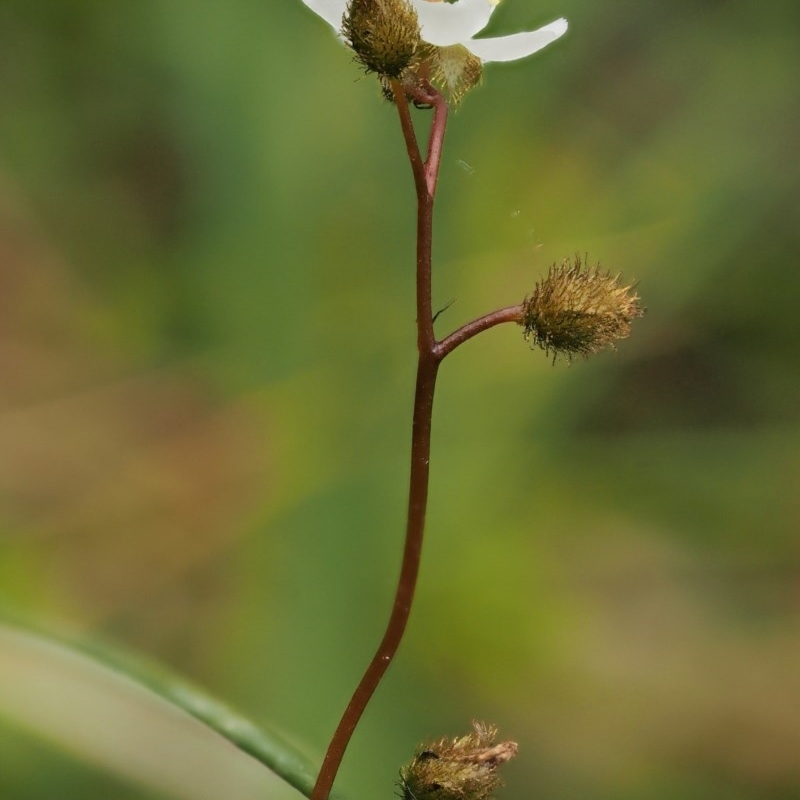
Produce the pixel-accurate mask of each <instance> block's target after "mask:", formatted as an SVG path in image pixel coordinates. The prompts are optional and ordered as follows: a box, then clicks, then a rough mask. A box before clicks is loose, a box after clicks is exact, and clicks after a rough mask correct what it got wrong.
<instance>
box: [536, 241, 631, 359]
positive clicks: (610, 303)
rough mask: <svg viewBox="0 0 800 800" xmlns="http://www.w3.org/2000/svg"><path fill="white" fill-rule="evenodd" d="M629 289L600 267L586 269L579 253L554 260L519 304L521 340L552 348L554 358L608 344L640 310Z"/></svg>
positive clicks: (586, 352)
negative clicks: (542, 277) (520, 308)
mask: <svg viewBox="0 0 800 800" xmlns="http://www.w3.org/2000/svg"><path fill="white" fill-rule="evenodd" d="M632 289H633V286H632V285H628V286H624V285H621V284H620V276H619V275H612V274H611V273H608V272H602V271H601V270H600V267H599V265H598V266H596V267H586V266H585V264H584V262H582V261H581V258H580V256H578V255H576V256H575V257H574V258H573V259H565V260H564V261H562V263H561V264H559V265H555V264H554V265H553V266H552V267H551V268H550V272H549V274H548V276H547V277H546V278H545V279H544V280H542V281H540V282H539V283H537V284H536V287H535V288H534V290H533V292H532V293H531V294H530V295H529V296H528V297H527V298H525V301H524V302H523V304H522V307H523V312H524V313H523V316H522V319H521V321H520V324H521V325H523V326H524V328H525V338H526V339H527V340H528V341H529V342H530V343H531V346H532V347H533V346H538V347H541V348H542V349H543V350H544V351H545V353H547V354H548V355H549V354H550V352H552V353H553V360H554V361H555V359H556V358H557V357H558V356H559V355H563V356H565V357H566V358H568V359H571V358H572V357H573V356H575V355H582V356H588V355H591V354H592V353H597V352H598V351H600V350H602V349H603V348H605V347H613V346H614V342H616V341H617V340H619V339H625V338H626V337H627V336H629V335H630V331H631V322H632V321H633V320H634V319H635V318H636V317H641V316H642V314H643V313H644V312H643V310H642V307H641V305H640V304H639V296H638V295H637V294H635V293H634V292H633V291H632Z"/></svg>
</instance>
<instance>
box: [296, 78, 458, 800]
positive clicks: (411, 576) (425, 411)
mask: <svg viewBox="0 0 800 800" xmlns="http://www.w3.org/2000/svg"><path fill="white" fill-rule="evenodd" d="M392 91H393V93H394V97H395V102H396V103H397V109H398V112H399V115H400V126H401V128H402V131H403V138H404V139H405V143H406V149H407V151H408V158H409V161H410V163H411V171H412V173H413V176H414V186H415V189H416V194H417V270H416V274H417V302H416V305H417V350H418V361H417V381H416V390H415V393H414V415H413V424H412V432H411V475H410V478H409V492H408V521H407V525H406V540H405V547H404V550H403V562H402V566H401V568H400V578H399V581H398V584H397V591H396V593H395V599H394V605H393V607H392V613H391V617H390V618H389V624H388V625H387V628H386V632H385V633H384V635H383V639H382V640H381V643H380V646H379V647H378V649H377V651H376V653H375V655H374V656H373V658H372V661H371V662H370V664H369V666H368V667H367V670H366V672H365V673H364V676H363V677H362V678H361V681H360V683H359V684H358V687H357V688H356V690H355V692H354V693H353V696H352V698H351V699H350V702H349V703H348V705H347V708H346V709H345V712H344V714H343V716H342V719H341V720H340V722H339V725H338V727H337V728H336V731H335V733H334V734H333V737H332V739H331V742H330V744H329V745H328V751H327V752H326V754H325V759H324V761H323V763H322V767H321V768H320V772H319V775H318V776H317V782H316V784H315V786H314V790H313V791H312V793H311V800H327V798H328V796H329V794H330V790H331V787H332V786H333V782H334V780H335V778H336V773H337V772H338V771H339V765H340V764H341V762H342V758H343V757H344V753H345V750H346V749H347V745H348V744H349V742H350V738H351V737H352V735H353V731H354V730H355V728H356V725H357V724H358V722H359V720H360V719H361V716H362V714H363V713H364V709H365V708H366V707H367V704H368V703H369V701H370V699H371V697H372V695H373V693H374V692H375V689H376V688H377V687H378V684H379V683H380V681H381V678H383V675H384V674H385V672H386V670H387V669H388V667H389V664H390V663H391V661H392V659H393V658H394V655H395V653H396V652H397V649H398V647H399V646H400V642H401V640H402V638H403V634H404V633H405V629H406V625H407V624H408V618H409V616H410V614H411V605H412V602H413V599H414V591H415V589H416V585H417V576H418V574H419V562H420V556H421V553H422V540H423V533H424V530H425V512H426V508H427V502H428V476H429V469H430V467H429V465H430V452H431V421H432V416H433V396H434V390H435V387H436V374H437V372H438V369H439V363H440V362H441V356H440V355H439V352H438V346H437V342H436V338H435V336H434V332H433V315H432V311H431V308H432V305H431V251H432V238H433V200H434V195H435V192H436V181H437V178H438V175H439V163H440V160H441V153H442V141H443V139H444V134H445V128H446V125H447V103H446V101H445V100H444V98H443V97H442V96H441V95H439V94H438V92H436V91H435V90H434V89H433V88H432V87H430V86H427V85H426V86H424V87H422V89H421V90H420V91H419V93H418V94H419V97H416V96H415V99H419V100H421V101H422V102H425V103H427V104H429V105H432V106H433V109H434V117H433V123H432V125H431V132H430V139H429V144H428V155H427V158H426V160H425V162H424V163H423V161H422V156H421V154H420V150H419V144H418V143H417V137H416V134H415V132H414V125H413V123H412V120H411V113H410V110H409V107H408V100H407V98H406V96H405V92H404V91H403V89H402V88H401V86H400V85H399V84H398V83H397V82H396V81H395V82H393V83H392Z"/></svg>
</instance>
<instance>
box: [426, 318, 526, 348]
mask: <svg viewBox="0 0 800 800" xmlns="http://www.w3.org/2000/svg"><path fill="white" fill-rule="evenodd" d="M522 314H523V309H522V305H518V306H508V307H507V308H500V309H498V310H497V311H492V313H491V314H486V315H484V316H483V317H478V319H474V320H472V322H468V323H467V324H466V325H462V326H461V327H460V328H459V329H458V330H456V331H453V333H451V334H450V335H449V336H446V337H445V338H444V339H442V340H441V341H440V342H437V343H436V353H437V355H438V357H439V359H440V360H441V359H443V358H444V357H445V356H447V355H449V354H450V353H452V352H453V350H455V349H456V347H458V346H459V345H460V344H463V343H464V342H466V341H468V340H469V339H471V338H472V337H473V336H477V335H478V334H479V333H482V332H483V331H486V330H489V328H493V327H494V326H495V325H501V324H502V323H504V322H519V321H520V320H521V319H522Z"/></svg>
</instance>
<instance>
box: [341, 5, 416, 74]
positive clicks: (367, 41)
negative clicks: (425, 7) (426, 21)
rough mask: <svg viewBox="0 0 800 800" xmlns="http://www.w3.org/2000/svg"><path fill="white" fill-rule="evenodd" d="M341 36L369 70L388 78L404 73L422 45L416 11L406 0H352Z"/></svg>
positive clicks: (362, 64)
mask: <svg viewBox="0 0 800 800" xmlns="http://www.w3.org/2000/svg"><path fill="white" fill-rule="evenodd" d="M342 35H343V36H344V40H345V41H346V42H347V44H348V45H350V47H351V48H352V49H353V51H354V52H355V54H356V61H357V62H358V63H359V64H361V66H362V67H364V69H365V70H366V71H367V72H377V73H378V75H381V76H385V77H388V78H399V77H400V76H401V75H402V74H403V71H404V70H405V69H406V68H407V67H408V66H409V65H410V64H411V62H412V61H413V60H414V56H415V55H416V52H417V48H418V47H419V44H420V28H419V20H418V18H417V12H416V11H415V10H414V7H413V6H412V5H411V4H410V3H409V2H407V0H350V2H349V3H348V5H347V10H346V11H345V15H344V19H343V20H342Z"/></svg>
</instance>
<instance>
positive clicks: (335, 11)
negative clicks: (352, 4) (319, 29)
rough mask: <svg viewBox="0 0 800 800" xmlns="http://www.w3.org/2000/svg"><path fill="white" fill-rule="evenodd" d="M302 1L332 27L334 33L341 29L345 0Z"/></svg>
mask: <svg viewBox="0 0 800 800" xmlns="http://www.w3.org/2000/svg"><path fill="white" fill-rule="evenodd" d="M303 2H304V3H305V4H306V5H307V6H308V7H309V8H310V9H311V10H312V11H313V12H315V13H316V14H319V15H320V16H321V17H322V19H324V20H325V22H327V23H328V24H329V25H331V26H332V27H333V29H334V30H335V31H336V33H339V31H340V30H341V29H342V17H343V16H344V12H345V9H346V8H347V0H303Z"/></svg>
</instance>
